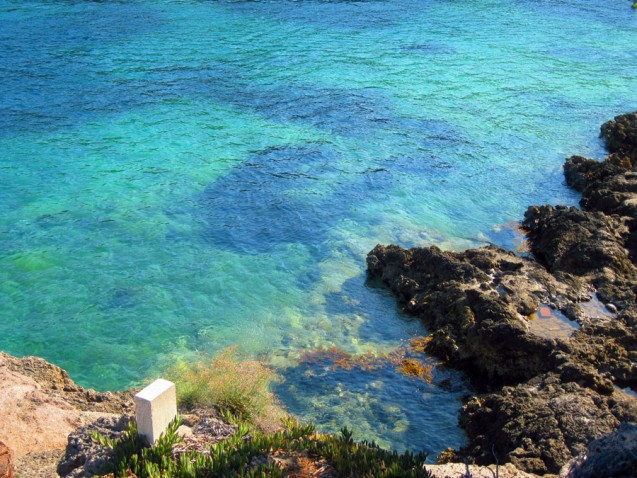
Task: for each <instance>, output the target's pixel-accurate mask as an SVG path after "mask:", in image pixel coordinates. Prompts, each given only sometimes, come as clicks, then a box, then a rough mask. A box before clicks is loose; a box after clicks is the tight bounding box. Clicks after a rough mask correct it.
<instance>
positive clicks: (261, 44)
mask: <svg viewBox="0 0 637 478" xmlns="http://www.w3.org/2000/svg"><path fill="white" fill-rule="evenodd" d="M636 39H637V14H635V12H634V11H632V10H631V8H630V2H626V1H613V2H607V1H602V0H565V1H557V0H554V1H552V0H544V1H534V2H529V1H515V0H486V1H485V0H480V1H477V0H473V1H472V0H468V1H462V2H452V1H426V0H420V1H416V0H393V1H391V2H388V1H359V2H351V1H331V2H326V1H310V0H303V1H285V0H278V1H252V2H242V1H179V2H177V1H173V2H170V1H143V0H140V1H135V2H89V1H55V2H52V1H40V2H38V1H24V0H13V1H11V0H4V1H1V2H0V175H1V176H0V178H1V180H0V184H1V187H0V314H1V320H0V349H1V350H4V351H7V352H10V353H13V354H18V355H24V354H30V355H39V356H43V357H45V358H47V359H49V360H51V361H53V362H55V363H57V364H59V365H61V366H63V367H64V368H66V369H67V370H68V371H69V372H70V374H71V376H72V377H73V378H74V379H75V380H76V381H77V382H79V383H80V384H82V385H84V386H90V387H95V388H97V389H102V390H104V389H121V388H125V387H128V386H131V385H134V384H139V383H140V382H141V381H142V380H143V379H144V378H146V377H149V376H153V375H156V374H157V373H159V372H160V371H161V370H163V369H164V368H165V367H166V366H167V365H170V364H171V363H174V361H175V360H177V359H179V358H182V357H189V356H192V355H194V354H195V352H196V351H203V352H208V353H215V352H217V351H219V350H221V349H222V348H224V347H227V346H229V345H232V344H238V345H239V346H240V349H241V350H242V351H243V352H244V353H245V354H247V355H248V356H257V357H260V358H265V359H268V360H270V361H271V362H272V363H273V364H274V365H275V366H276V367H277V368H278V369H279V371H280V373H281V374H282V376H283V377H284V378H285V381H284V382H282V383H280V384H278V385H277V387H276V391H277V393H278V394H279V396H280V397H281V398H282V400H283V401H284V402H285V403H286V404H287V406H288V407H289V409H290V410H291V411H293V412H295V413H297V414H299V415H301V416H303V417H305V418H308V419H312V420H314V421H315V422H316V423H317V424H318V425H319V427H320V428H322V429H323V430H337V429H339V428H340V427H341V426H343V425H348V426H349V427H350V428H354V429H355V430H356V432H357V435H356V436H357V438H363V437H365V438H367V439H375V440H377V441H378V442H379V443H380V444H381V445H384V446H391V447H394V448H397V449H401V450H402V449H411V450H420V449H424V450H427V451H429V452H431V453H436V452H438V451H440V450H441V449H442V448H444V447H446V446H449V445H451V446H459V445H461V444H462V443H463V441H464V436H463V434H462V432H461V430H460V429H459V428H458V426H457V415H458V410H459V407H460V405H461V398H462V396H463V395H464V394H465V393H467V390H468V388H467V385H466V384H465V383H464V381H463V379H462V377H461V376H460V375H459V374H458V373H457V372H451V371H449V370H445V369H443V368H440V367H435V368H434V372H433V377H432V383H431V384H429V383H427V382H426V381H423V380H421V379H419V378H415V377H406V376H404V375H402V374H401V373H399V372H397V371H396V369H395V367H391V366H388V367H384V368H381V369H377V370H372V371H362V370H360V369H356V368H355V369H352V370H345V369H343V368H335V367H331V366H330V365H329V364H325V363H321V362H320V361H319V362H307V361H305V362H302V363H301V362H299V357H301V356H302V354H303V353H304V351H308V350H309V351H312V350H315V349H316V348H318V347H324V348H329V347H331V346H336V347H338V348H339V349H343V350H346V351H348V352H349V353H364V352H367V351H372V352H374V353H376V354H381V353H385V352H389V351H391V350H394V349H396V348H400V347H403V349H404V348H405V346H406V344H407V341H408V340H409V339H410V338H412V337H414V336H418V335H422V334H425V333H426V331H425V330H424V329H423V328H422V326H421V324H420V323H419V322H418V321H417V320H414V319H410V318H408V317H405V316H403V315H401V314H400V313H399V311H398V308H397V306H396V304H395V301H394V300H393V298H392V297H391V296H390V295H389V294H388V293H387V292H386V291H384V290H383V289H379V288H375V287H372V286H371V285H370V284H366V282H365V255H366V254H367V252H368V251H369V250H370V249H371V248H372V247H373V246H374V245H375V244H377V243H379V242H380V243H398V244H402V245H406V246H416V245H418V246H420V245H430V244H437V245H439V246H441V247H443V248H448V249H463V248H466V247H470V246H475V245H479V244H482V243H484V242H486V241H491V242H495V243H500V244H504V245H509V244H508V239H507V235H506V234H502V233H498V232H497V231H498V230H502V229H501V228H500V225H502V224H504V223H507V222H509V221H512V220H518V219H520V218H521V216H522V215H523V212H524V210H525V209H526V207H527V206H528V205H530V204H542V203H562V204H574V203H575V202H576V201H577V197H576V196H575V195H574V194H573V193H572V192H571V191H569V190H568V189H567V188H566V187H565V185H564V182H563V178H562V169H561V166H562V163H563V160H564V158H565V157H566V156H568V155H570V154H574V153H578V154H584V155H589V156H593V157H601V156H602V154H603V152H602V149H601V146H600V143H599V140H598V139H597V138H596V137H597V131H598V128H599V124H600V123H601V122H603V121H605V120H606V119H608V118H609V117H611V116H614V115H615V114H619V113H621V112H624V111H628V110H630V109H635V107H636V106H637V101H636V100H637V98H636V93H635V92H637V41H635V40H636Z"/></svg>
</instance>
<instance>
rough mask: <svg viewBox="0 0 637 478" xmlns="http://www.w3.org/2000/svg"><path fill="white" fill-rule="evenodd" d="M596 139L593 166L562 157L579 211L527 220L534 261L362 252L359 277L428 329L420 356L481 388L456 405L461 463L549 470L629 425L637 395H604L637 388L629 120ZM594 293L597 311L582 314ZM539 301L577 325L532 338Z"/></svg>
mask: <svg viewBox="0 0 637 478" xmlns="http://www.w3.org/2000/svg"><path fill="white" fill-rule="evenodd" d="M601 137H602V138H603V139H604V141H605V142H606V145H607V147H608V149H609V151H611V154H610V155H609V156H608V157H607V158H606V160H605V161H603V162H599V161H594V160H592V159H587V158H583V157H581V156H573V157H571V158H569V159H568V160H567V162H566V164H565V167H564V174H565V176H566V180H567V183H568V184H569V185H570V186H571V187H573V188H574V189H576V190H578V191H580V192H582V200H581V202H580V204H581V206H582V207H583V209H578V208H573V207H570V208H569V207H564V206H557V207H552V206H533V207H530V208H529V209H528V210H527V212H526V214H525V220H524V223H523V227H524V229H525V230H526V231H527V233H528V238H529V246H530V251H531V252H532V253H533V255H534V256H535V258H536V259H537V260H538V262H539V264H538V263H536V262H534V261H532V260H528V259H522V258H519V257H516V256H515V255H514V254H512V253H507V252H506V251H502V250H499V249H497V248H481V249H477V250H469V251H465V252H463V253H450V252H442V251H441V250H440V249H438V248H436V247H430V248H422V249H403V248H400V247H397V246H380V245H379V246H376V247H375V248H374V250H373V251H371V252H370V253H369V255H368V257H367V267H368V273H369V276H370V278H372V279H379V280H382V282H384V283H385V284H386V285H387V286H389V287H390V289H391V290H392V291H393V292H394V294H395V295H396V296H397V297H398V299H399V300H400V301H401V303H402V304H403V306H404V309H405V311H407V312H409V313H411V314H414V315H417V316H419V317H421V318H422V319H423V320H424V322H425V323H426V324H427V325H428V326H429V328H430V329H431V331H432V333H431V335H430V338H429V343H428V345H427V350H428V351H429V352H430V353H433V354H434V355H437V356H438V357H440V358H442V359H444V360H445V361H446V362H448V363H450V364H452V365H455V366H458V367H461V368H463V369H465V370H466V371H467V372H468V373H469V374H470V376H472V377H473V378H474V379H477V380H474V382H475V383H477V384H478V385H479V386H480V387H481V388H482V389H483V390H485V389H486V390H487V391H489V392H490V393H488V394H486V395H482V396H477V397H474V398H472V399H471V400H469V402H468V403H467V404H466V406H465V407H464V409H463V412H462V417H461V423H462V425H463V427H464V428H465V430H466V431H467V434H468V436H469V445H468V446H467V447H465V448H464V449H463V450H460V452H459V454H460V455H461V456H465V457H467V458H471V457H473V458H475V459H476V460H477V461H478V462H480V463H483V464H489V463H494V460H495V458H494V456H493V454H494V452H496V453H497V456H498V458H499V461H500V462H503V461H511V462H512V463H514V464H515V465H516V466H518V467H519V468H520V469H522V470H524V471H530V472H534V473H546V472H557V471H558V470H559V468H560V466H562V465H563V464H564V463H565V462H566V461H567V460H569V459H571V458H572V457H573V456H575V455H577V454H579V453H582V452H583V451H584V450H585V448H586V445H587V444H588V443H589V442H590V441H591V440H594V439H598V438H600V437H601V436H603V435H605V434H607V433H610V432H612V431H613V430H615V429H617V427H618V426H619V424H620V422H636V421H637V401H636V400H635V399H634V398H633V397H630V396H628V395H626V394H623V393H621V392H618V391H617V390H618V389H617V388H616V386H620V387H626V386H629V387H631V388H633V389H635V388H637V301H636V296H637V268H636V267H635V265H636V264H637V112H636V113H631V114H628V115H621V116H618V117H616V118H615V120H614V121H611V122H608V123H606V124H604V125H603V126H602V129H601ZM540 264H541V265H542V266H544V267H542V266H541V265H540ZM545 268H546V269H545ZM547 269H548V270H547ZM595 293H597V297H598V298H599V299H600V300H601V302H602V303H603V304H606V307H605V310H601V311H600V308H603V307H604V306H603V305H601V304H600V305H599V307H598V306H595V305H594V306H593V307H592V308H591V307H588V308H586V307H583V303H584V302H585V301H587V300H591V299H592V300H593V302H592V304H595V303H596V302H595V301H596V298H595V297H594V295H595ZM540 303H544V304H548V305H549V306H550V307H551V308H553V309H554V310H559V311H561V312H563V313H564V314H565V315H566V316H567V317H569V318H571V319H574V320H577V322H578V323H579V324H580V326H581V328H580V329H579V330H577V331H575V332H573V333H572V334H571V335H570V336H569V337H567V338H563V337H561V338H555V339H546V338H542V337H544V336H538V334H537V333H534V332H533V331H531V330H530V328H529V327H528V323H526V322H525V316H526V315H528V314H530V313H531V311H533V310H534V309H537V307H538V306H539V305H540ZM596 307H597V309H596V311H594V310H593V309H595V308H596ZM540 335H542V334H540ZM503 385H507V386H504V387H502V386H503ZM602 443H604V442H602ZM442 458H443V459H444V456H443V457H442ZM632 466H634V464H633V465H632ZM633 471H634V470H633ZM604 472H606V471H604ZM582 476H589V475H582ZM590 476H592V475H590ZM595 476H600V475H599V473H598V474H597V475H595ZM622 476H623V475H622ZM636 476H637V474H636Z"/></svg>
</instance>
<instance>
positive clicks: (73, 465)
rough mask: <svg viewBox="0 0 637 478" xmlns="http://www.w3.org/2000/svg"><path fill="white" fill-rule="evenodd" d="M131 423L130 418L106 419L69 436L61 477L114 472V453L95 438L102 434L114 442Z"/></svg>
mask: <svg viewBox="0 0 637 478" xmlns="http://www.w3.org/2000/svg"><path fill="white" fill-rule="evenodd" d="M130 420H131V416H130V415H122V416H120V417H103V418H99V419H98V420H96V421H95V422H93V423H90V424H89V425H86V426H83V427H80V428H78V429H77V430H75V431H74V432H72V433H71V434H70V435H69V437H68V444H67V446H66V453H65V455H64V458H63V459H62V460H61V461H60V463H59V464H58V468H57V472H58V475H60V476H64V477H69V478H87V477H91V476H94V475H103V474H106V473H108V472H109V471H111V468H112V466H113V465H114V463H113V459H114V453H113V450H112V449H110V448H107V447H103V446H102V445H100V444H99V443H98V442H97V441H95V440H94V439H93V437H92V435H93V434H94V433H98V434H100V435H102V436H104V437H107V438H111V439H116V438H119V437H120V436H121V435H122V434H123V433H124V431H125V430H126V429H127V428H128V424H129V423H130Z"/></svg>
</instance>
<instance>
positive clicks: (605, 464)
mask: <svg viewBox="0 0 637 478" xmlns="http://www.w3.org/2000/svg"><path fill="white" fill-rule="evenodd" d="M636 475H637V425H636V424H634V423H622V425H621V426H620V427H619V429H618V430H617V431H615V432H613V433H610V434H608V435H606V436H603V437H601V438H599V439H598V440H595V441H593V442H591V443H590V444H589V446H588V448H587V449H586V451H585V452H583V453H582V454H581V455H579V456H577V457H576V458H574V459H572V460H571V461H570V462H568V463H567V464H566V465H565V466H564V467H563V468H562V470H561V471H560V478H598V477H600V476H612V477H614V478H634V477H635V476H636Z"/></svg>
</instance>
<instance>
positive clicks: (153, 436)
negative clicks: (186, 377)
mask: <svg viewBox="0 0 637 478" xmlns="http://www.w3.org/2000/svg"><path fill="white" fill-rule="evenodd" d="M176 415H177V392H176V388H175V384H174V383H172V382H169V381H168V380H164V379H162V378H160V379H158V380H155V381H154V382H153V383H151V384H150V385H149V386H148V387H146V388H145V389H144V390H142V391H141V392H139V393H138V394H137V395H135V417H136V419H137V430H138V432H139V434H140V435H143V436H144V437H145V438H146V439H147V440H148V443H150V444H151V445H153V444H154V443H155V442H156V441H157V439H158V438H159V435H161V434H162V433H163V432H164V431H165V430H166V427H167V426H168V424H169V423H170V422H171V420H173V418H175V416H176Z"/></svg>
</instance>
